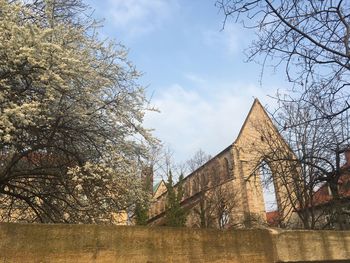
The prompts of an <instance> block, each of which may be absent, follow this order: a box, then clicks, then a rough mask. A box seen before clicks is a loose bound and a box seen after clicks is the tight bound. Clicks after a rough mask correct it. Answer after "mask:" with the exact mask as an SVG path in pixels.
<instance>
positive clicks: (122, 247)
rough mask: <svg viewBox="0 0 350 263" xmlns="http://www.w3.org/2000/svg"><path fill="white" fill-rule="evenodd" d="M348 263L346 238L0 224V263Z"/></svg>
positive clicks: (348, 239) (329, 234)
mask: <svg viewBox="0 0 350 263" xmlns="http://www.w3.org/2000/svg"><path fill="white" fill-rule="evenodd" d="M311 261H312V262H349V261H350V232H336V231H334V232H331V231H322V232H316V231H309V232H307V231H278V232H277V231H272V230H263V229H256V230H235V231H218V230H201V229H188V228H166V227H127V226H101V225H99V226H98V225H44V224H34V225H31V224H9V223H2V224H0V262H3V263H5V262H6V263H17V262H18V263H19V262H28V263H31V262H33V263H34V262H41V263H46V262H50V263H51V262H53V263H55V262H65V263H67V262H76V263H80V262H84V263H85V262H94V263H95V262H104V263H108V262H148V263H151V262H157V263H158V262H232V263H238V262H240V263H245V262H247V263H248V262H249V263H273V262H311Z"/></svg>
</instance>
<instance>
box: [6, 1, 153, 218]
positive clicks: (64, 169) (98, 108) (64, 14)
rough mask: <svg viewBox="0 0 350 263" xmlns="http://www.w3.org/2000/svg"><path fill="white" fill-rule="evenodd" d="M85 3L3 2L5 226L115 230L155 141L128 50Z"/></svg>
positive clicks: (137, 193) (138, 194) (136, 194)
mask: <svg viewBox="0 0 350 263" xmlns="http://www.w3.org/2000/svg"><path fill="white" fill-rule="evenodd" d="M84 11H86V8H85V7H84V6H83V4H82V3H81V2H80V1H79V0H67V1H59V0H36V1H7V0H0V206H1V207H0V211H1V212H0V215H1V217H2V218H0V220H2V221H27V222H72V223H78V222H82V223H101V222H110V220H111V214H112V213H113V212H117V211H118V210H121V209H124V208H126V207H128V206H129V205H130V204H132V203H134V202H135V201H137V200H139V199H142V198H143V196H144V194H143V192H142V191H141V189H142V187H139V185H140V180H139V176H138V175H139V169H140V168H139V164H140V160H141V159H142V158H145V157H146V156H147V149H148V145H149V144H150V143H153V142H154V139H153V138H152V136H151V135H150V134H149V131H148V130H146V129H145V128H144V127H143V126H142V121H143V116H144V113H145V111H146V110H147V108H148V104H147V100H146V98H145V94H144V90H143V88H142V87H140V86H139V85H138V84H137V78H138V77H139V73H138V72H137V71H136V70H135V68H134V67H133V65H132V64H131V63H130V62H129V61H128V59H127V52H126V50H125V48H124V47H122V46H120V45H118V44H115V43H113V42H107V41H101V40H100V39H99V37H98V35H97V26H96V23H95V22H94V21H93V20H92V19H91V18H90V17H88V16H86V12H84Z"/></svg>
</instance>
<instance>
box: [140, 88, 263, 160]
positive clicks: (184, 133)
mask: <svg viewBox="0 0 350 263" xmlns="http://www.w3.org/2000/svg"><path fill="white" fill-rule="evenodd" d="M267 93H269V92H268V91H266V90H262V89H261V88H259V87H256V86H254V85H250V84H243V83H236V84H232V85H228V84H221V85H220V84H219V83H218V84H217V85H216V89H215V90H211V92H210V91H208V90H206V89H205V88H201V89H198V90H188V89H186V88H185V87H183V86H181V85H178V84H174V85H172V86H171V87H169V88H167V89H164V90H162V91H160V92H159V93H158V94H156V96H155V98H154V100H153V104H154V105H155V106H156V107H157V108H158V109H159V110H160V111H161V112H160V113H149V114H147V115H146V119H145V124H146V126H147V127H152V128H154V129H155V135H156V136H157V137H159V138H160V139H161V140H162V141H163V142H164V143H166V144H169V145H170V147H171V148H172V149H173V150H174V157H175V160H176V161H177V162H181V161H185V160H187V159H189V158H190V157H191V156H192V155H193V154H194V153H195V152H196V151H197V150H198V149H200V148H201V149H203V150H204V151H205V152H207V153H209V154H211V155H215V154H217V153H219V152H220V151H221V150H223V149H224V148H225V147H227V146H229V145H230V144H231V143H233V141H234V140H235V138H236V136H237V135H238V132H239V130H240V128H241V126H242V124H243V122H244V119H245V117H246V115H247V113H248V111H249V108H250V106H251V105H252V103H253V100H254V97H258V98H259V99H260V101H261V102H262V103H263V104H264V103H266V101H267V99H266V96H265V94H267Z"/></svg>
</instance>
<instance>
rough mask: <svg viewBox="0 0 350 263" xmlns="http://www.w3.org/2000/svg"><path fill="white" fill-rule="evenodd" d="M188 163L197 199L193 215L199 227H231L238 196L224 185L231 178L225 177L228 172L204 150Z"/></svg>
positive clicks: (228, 186)
mask: <svg viewBox="0 0 350 263" xmlns="http://www.w3.org/2000/svg"><path fill="white" fill-rule="evenodd" d="M187 164H188V165H189V169H190V170H191V171H192V172H193V173H194V174H193V176H194V180H193V181H192V184H193V185H194V187H193V189H195V193H194V195H196V197H195V198H196V200H195V205H194V207H193V214H192V216H193V217H194V219H195V220H194V222H196V226H198V227H201V228H220V229H225V228H228V227H230V226H232V224H233V218H232V216H233V212H234V209H235V208H236V207H237V194H236V192H235V191H234V190H233V188H232V184H229V183H228V184H225V183H227V182H228V179H229V180H230V179H232V178H226V177H225V176H223V174H225V173H224V172H223V171H222V167H220V164H219V162H218V160H216V159H211V156H210V155H208V154H206V153H205V152H204V151H202V150H198V151H197V152H196V153H195V155H194V156H193V157H192V158H191V159H190V160H189V161H187ZM204 164H205V166H203V165H204ZM225 172H226V171H225Z"/></svg>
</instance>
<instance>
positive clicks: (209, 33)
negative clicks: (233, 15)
mask: <svg viewBox="0 0 350 263" xmlns="http://www.w3.org/2000/svg"><path fill="white" fill-rule="evenodd" d="M240 27H241V26H240V25H239V24H226V26H225V28H224V29H223V30H206V31H203V40H204V43H206V44H207V45H208V46H213V47H216V48H218V47H220V48H224V49H225V50H226V51H227V52H228V53H229V54H231V55H233V54H236V53H238V52H239V51H241V50H240V49H242V47H243V46H245V43H247V37H246V36H244V35H243V33H242V32H243V31H242V29H241V28H240ZM245 32H246V31H245Z"/></svg>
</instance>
